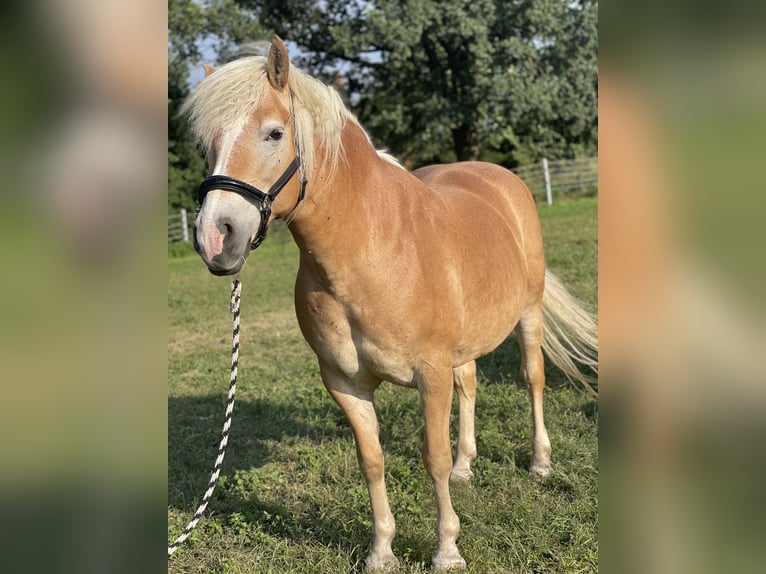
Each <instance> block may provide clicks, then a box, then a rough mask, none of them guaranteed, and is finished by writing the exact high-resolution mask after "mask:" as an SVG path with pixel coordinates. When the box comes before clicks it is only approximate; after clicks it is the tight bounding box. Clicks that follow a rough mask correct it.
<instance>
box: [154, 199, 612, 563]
mask: <svg viewBox="0 0 766 574" xmlns="http://www.w3.org/2000/svg"><path fill="white" fill-rule="evenodd" d="M539 211H540V216H541V220H542V224H543V230H544V236H545V240H546V248H547V258H548V262H549V266H550V268H551V269H552V270H553V271H554V272H556V273H557V274H558V275H559V276H560V277H561V278H562V279H563V280H564V281H565V283H566V284H567V285H568V286H569V287H570V289H571V290H572V292H573V293H575V294H576V295H578V296H579V297H581V298H582V299H583V300H585V301H586V302H587V303H588V304H590V305H591V306H592V307H594V308H595V304H596V278H597V259H596V211H597V200H596V199H595V198H587V199H580V200H576V201H569V202H565V203H560V204H555V205H553V206H540V208H539ZM297 265H298V263H297V248H296V247H295V246H294V244H293V243H292V241H285V240H284V238H283V237H282V236H280V234H279V233H277V234H274V235H271V236H270V237H269V240H267V241H266V243H264V245H263V246H262V247H261V248H260V249H259V250H258V251H257V252H256V253H254V254H253V256H252V257H251V258H250V261H249V262H248V264H247V266H246V267H245V270H244V271H243V273H242V275H241V278H242V282H243V293H242V336H241V346H242V352H241V358H240V379H239V385H238V389H237V392H238V394H237V402H236V405H235V408H234V420H233V425H232V431H231V436H230V442H229V447H228V450H227V454H226V459H225V462H224V466H223V472H222V475H221V479H220V482H219V484H218V486H217V488H216V491H215V494H214V495H213V499H212V500H211V502H210V505H209V507H208V511H207V513H206V514H205V517H204V518H203V519H202V520H201V521H200V524H199V526H198V528H197V530H196V531H195V533H194V534H192V536H191V538H190V539H189V540H187V541H186V542H185V543H184V545H182V546H181V548H180V549H179V550H178V551H177V552H176V553H175V555H174V556H173V557H172V558H171V560H170V562H169V572H172V573H182V572H183V573H192V572H200V573H202V572H204V573H224V572H226V573H254V572H257V573H267V572H273V573H283V572H305V573H307V574H308V573H310V574H322V573H327V574H330V573H331V574H337V573H339V572H358V571H361V570H362V565H363V561H364V557H365V556H366V555H367V552H368V550H369V547H370V542H371V530H370V529H371V513H370V510H369V501H368V497H367V491H366V488H365V486H364V482H363V480H362V477H361V474H360V472H359V469H358V465H357V461H356V453H355V449H354V444H353V438H352V436H351V430H350V428H349V426H348V424H347V423H346V420H345V418H344V416H343V415H342V413H341V412H340V410H339V409H338V407H337V406H336V405H335V403H334V402H333V401H332V399H331V398H330V397H329V395H328V394H327V393H326V391H325V390H324V387H323V386H322V383H321V380H320V378H319V373H318V369H317V367H316V361H315V358H314V355H313V353H312V352H311V350H310V349H309V347H308V345H307V344H306V343H305V341H304V340H303V338H302V336H301V334H300V332H299V330H298V326H297V321H296V319H295V315H294V311H293V300H292V297H293V282H294V279H295V273H296V270H297ZM169 267H170V273H169V277H170V278H169V291H168V293H169V294H168V309H169V320H170V343H169V350H168V353H169V355H168V359H169V360H168V364H169V367H168V369H169V370H168V382H169V399H168V401H169V402H168V423H169V429H168V435H169V436H168V444H169V447H168V448H169V452H168V484H169V486H168V537H169V541H172V540H173V539H174V538H175V536H176V535H177V534H178V533H180V531H181V530H182V529H183V527H184V526H185V525H186V523H187V522H188V520H189V519H190V517H191V515H192V513H193V512H194V510H195V509H196V506H197V504H198V502H199V499H200V497H201V495H202V492H203V491H204V490H205V488H206V484H207V481H208V478H209V473H210V471H211V468H212V464H213V460H214V458H215V452H216V450H217V445H218V440H219V436H220V427H221V424H222V422H223V410H224V402H225V396H226V392H227V387H228V372H229V360H230V357H229V353H230V344H231V341H230V338H231V318H230V317H231V316H230V315H229V313H228V304H229V303H228V300H229V289H230V281H229V280H228V279H218V278H214V277H213V276H211V275H210V274H209V273H208V272H207V271H206V269H205V267H204V265H203V264H202V263H201V261H200V260H199V259H198V258H197V257H196V256H192V255H189V256H184V255H183V254H182V253H178V254H176V256H175V257H173V258H171V259H170V260H169ZM518 368H519V355H518V351H517V349H516V344H515V341H514V340H510V341H508V342H506V343H504V344H503V345H501V346H500V348H498V349H497V350H496V351H495V352H494V353H492V354H491V355H489V356H487V357H484V358H482V359H481V360H480V361H479V369H480V378H479V391H478V397H477V408H476V429H477V430H476V433H477V442H478V450H479V458H478V459H477V461H476V462H475V464H474V474H475V477H474V480H473V483H472V484H471V485H470V486H453V487H452V495H453V503H454V506H455V509H456V511H457V513H458V515H459V516H460V519H461V533H460V538H459V539H458V545H459V547H460V549H461V552H462V554H463V556H464V557H465V559H466V561H467V562H468V568H467V572H473V573H506V572H507V573H510V572H596V571H597V565H598V543H597V522H598V508H597V478H598V468H597V462H598V443H597V425H598V408H597V405H596V403H595V402H594V401H593V400H592V399H591V398H589V397H588V396H587V395H586V394H585V393H583V392H580V391H578V390H576V389H573V388H572V387H571V385H569V384H568V383H566V382H565V381H564V380H563V377H562V375H561V374H560V373H558V372H557V371H556V370H555V369H554V368H552V367H550V368H548V369H547V372H548V388H547V390H546V394H545V401H546V404H545V407H546V423H547V426H548V430H549V433H550V437H551V442H552V444H553V464H554V475H553V476H551V477H550V478H549V479H547V480H546V481H544V482H543V483H538V482H536V481H534V480H532V479H530V478H529V476H528V474H527V468H528V466H529V463H530V460H531V447H530V436H531V425H530V413H529V400H528V398H527V394H526V391H525V390H524V388H523V385H522V384H521V382H520V379H519V375H518ZM455 401H456V399H455ZM456 404H457V403H456V402H455V406H456ZM376 406H377V409H378V415H379V420H380V427H381V442H382V444H383V450H384V452H385V455H386V480H387V486H388V491H389V498H390V502H391V507H392V510H393V513H394V516H395V517H396V520H397V535H396V538H395V539H394V552H395V553H396V555H397V556H398V557H399V558H400V560H401V562H402V567H401V569H400V572H409V573H416V572H426V571H430V560H431V555H432V554H433V552H434V550H435V548H436V537H435V532H434V524H435V518H436V512H435V503H434V499H433V494H432V486H431V483H430V479H429V478H428V476H427V474H426V472H425V470H424V469H423V465H422V462H421V459H420V446H421V440H422V430H423V425H422V418H421V415H420V407H419V402H418V397H417V392H416V391H414V390H409V389H401V388H398V387H394V386H393V385H389V384H385V383H384V384H383V385H381V387H380V389H379V390H378V392H377V394H376ZM453 413H456V410H453ZM453 418H454V420H453V432H452V436H453V439H454V438H455V437H456V435H457V426H456V425H457V420H456V416H455V417H453Z"/></svg>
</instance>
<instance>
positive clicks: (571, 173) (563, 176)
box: [512, 157, 598, 205]
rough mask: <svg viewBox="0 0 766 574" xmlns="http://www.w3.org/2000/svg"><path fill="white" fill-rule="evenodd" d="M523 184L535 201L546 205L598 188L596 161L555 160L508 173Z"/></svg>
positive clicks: (521, 167)
mask: <svg viewBox="0 0 766 574" xmlns="http://www.w3.org/2000/svg"><path fill="white" fill-rule="evenodd" d="M512 171H513V172H514V173H515V174H516V175H518V176H519V177H520V178H521V179H523V180H524V183H526V184H527V187H528V188H529V191H531V192H532V195H533V196H534V197H535V199H539V200H542V199H543V198H545V201H546V202H547V203H548V204H549V205H550V204H551V203H553V197H554V196H559V195H576V194H578V193H586V192H588V191H591V190H595V189H597V188H598V159H597V158H595V157H588V158H582V159H559V160H554V161H548V160H547V159H543V160H542V161H541V162H540V163H536V164H532V165H523V166H519V167H516V168H514V169H513V170H512Z"/></svg>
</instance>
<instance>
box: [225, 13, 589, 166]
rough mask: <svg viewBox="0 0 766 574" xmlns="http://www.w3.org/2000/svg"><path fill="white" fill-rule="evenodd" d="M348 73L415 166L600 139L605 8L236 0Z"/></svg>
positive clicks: (348, 84)
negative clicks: (599, 21) (601, 15)
mask: <svg viewBox="0 0 766 574" xmlns="http://www.w3.org/2000/svg"><path fill="white" fill-rule="evenodd" d="M237 2H238V3H239V4H240V5H241V6H242V7H244V8H246V9H249V10H250V11H251V12H252V14H253V15H254V16H255V17H256V18H258V19H260V21H261V22H262V23H263V24H265V25H266V26H269V27H271V28H273V29H274V30H275V31H276V32H277V33H279V34H280V35H281V36H282V37H283V38H285V39H287V40H290V41H292V42H295V43H296V44H298V45H299V46H300V48H301V52H302V56H301V63H302V64H303V66H304V67H306V68H308V70H309V71H310V72H312V73H314V74H318V75H322V74H324V75H325V77H326V78H328V79H332V78H334V77H335V75H336V74H338V73H340V74H342V75H343V76H345V82H344V87H345V89H346V90H347V92H348V97H349V101H350V102H351V104H352V106H353V108H354V110H355V111H356V113H357V114H358V116H359V118H360V120H361V121H362V123H363V124H364V125H365V126H366V127H367V128H368V129H369V131H370V132H371V134H372V136H373V138H374V139H375V140H376V142H377V143H378V144H383V145H385V146H388V147H389V148H391V149H392V151H394V153H396V154H397V155H399V156H400V157H402V158H403V159H405V160H407V161H408V163H410V164H412V165H419V164H423V163H432V162H435V161H454V160H466V159H478V158H479V157H481V156H482V154H484V155H487V154H494V155H493V159H496V160H499V161H502V162H504V163H506V164H510V165H514V164H516V163H518V162H519V161H533V160H536V159H538V158H539V157H540V156H541V155H543V154H544V155H546V156H548V157H552V158H554V157H566V156H574V155H578V154H585V153H592V152H593V151H594V150H595V146H596V86H597V65H596V58H597V53H596V41H597V28H596V13H597V2H592V1H590V0H581V1H579V2H577V1H571V0H505V1H500V0H449V1H446V2H436V1H432V0H381V1H369V2H368V1H362V0H355V1H352V2H348V1H340V0H321V1H316V2H312V1H309V2H305V1H300V0H258V1H257V2H256V1H255V0H237Z"/></svg>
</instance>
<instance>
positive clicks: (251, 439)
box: [168, 394, 350, 508]
mask: <svg viewBox="0 0 766 574" xmlns="http://www.w3.org/2000/svg"><path fill="white" fill-rule="evenodd" d="M224 409H225V397H222V396H221V395H219V394H215V395H206V396H193V397H181V398H179V397H170V398H169V399H168V481H169V484H170V485H171V487H172V488H173V489H174V490H171V492H169V498H168V504H169V505H170V506H175V507H176V508H185V507H187V506H188V502H187V501H190V500H196V499H197V498H198V497H199V495H200V492H199V488H200V486H199V485H201V484H202V485H204V484H206V480H207V478H206V477H209V475H210V472H211V471H212V467H213V462H214V460H215V457H216V454H217V452H218V445H219V442H220V439H221V427H222V426H223V418H224ZM307 421H310V422H307ZM343 423H345V419H343V415H342V414H341V413H340V411H339V409H338V408H337V407H336V406H335V404H334V403H332V402H331V401H330V400H328V401H326V402H325V403H323V404H316V405H313V404H307V403H306V402H302V401H294V402H291V403H289V404H288V403H285V402H278V401H270V400H264V399H258V400H254V401H243V400H237V401H235V404H234V414H233V420H232V427H231V431H230V432H231V434H230V436H229V445H228V447H227V451H226V457H225V459H224V472H227V471H230V470H232V469H248V468H253V467H260V466H263V465H264V464H266V463H267V462H269V460H271V455H272V450H273V448H272V446H271V445H273V444H274V443H275V442H277V441H282V440H285V439H288V438H291V437H292V438H301V437H302V438H307V439H309V440H311V441H319V440H323V439H327V438H333V437H337V436H341V435H346V434H347V433H348V432H350V431H347V430H346V429H343V428H340V426H339V425H340V424H343ZM189 477H193V478H191V479H190V478H189Z"/></svg>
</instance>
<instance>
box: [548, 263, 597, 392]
mask: <svg viewBox="0 0 766 574" xmlns="http://www.w3.org/2000/svg"><path fill="white" fill-rule="evenodd" d="M543 325H544V329H545V335H544V337H543V350H544V351H545V354H546V355H548V358H549V359H550V360H551V361H553V364H555V365H556V366H557V367H558V368H559V369H561V371H562V372H563V373H564V374H565V375H566V376H567V378H569V379H570V380H572V379H574V380H576V381H578V382H580V383H581V384H582V385H583V386H584V387H585V388H586V389H587V390H588V391H590V392H591V393H593V394H594V395H595V394H597V393H596V391H595V390H594V387H597V385H598V383H597V378H596V377H598V323H597V322H596V317H595V316H594V315H593V314H591V313H589V312H588V311H587V310H586V309H585V308H584V306H583V303H582V302H581V301H579V300H578V299H577V298H575V297H574V296H573V295H571V294H570V293H569V291H567V289H566V287H564V285H563V284H562V283H561V280H559V278H558V277H556V276H555V275H554V274H553V273H551V272H550V271H548V270H546V271H545V292H544V293H543ZM578 363H579V365H581V366H582V367H584V368H585V369H586V370H590V371H592V372H593V373H594V374H595V377H594V376H591V375H589V374H585V373H583V372H582V371H581V370H580V368H579V367H578V365H577V364H578Z"/></svg>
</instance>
